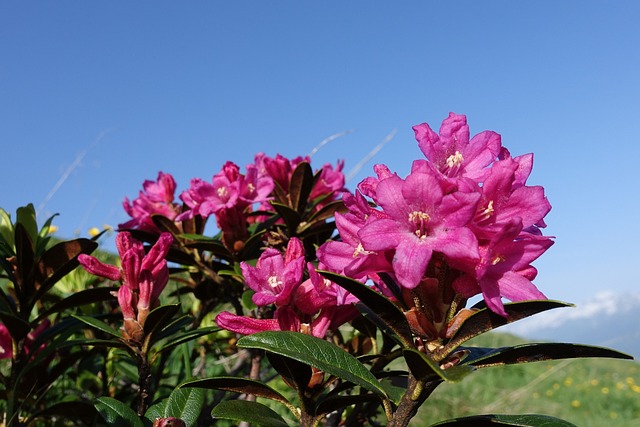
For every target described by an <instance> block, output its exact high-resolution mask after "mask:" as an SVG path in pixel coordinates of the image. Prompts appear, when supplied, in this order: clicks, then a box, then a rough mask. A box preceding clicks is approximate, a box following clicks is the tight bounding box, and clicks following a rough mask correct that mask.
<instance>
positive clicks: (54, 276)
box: [31, 238, 98, 303]
mask: <svg viewBox="0 0 640 427" xmlns="http://www.w3.org/2000/svg"><path fill="white" fill-rule="evenodd" d="M97 247H98V243H97V242H94V241H93V240H90V239H84V238H81V239H75V240H69V241H68V242H60V243H58V244H57V245H55V246H53V247H52V248H50V249H49V250H47V251H46V252H45V253H44V254H43V255H42V258H41V259H40V262H39V263H38V273H39V276H38V281H39V282H40V283H41V285H40V287H39V288H38V291H37V292H36V294H35V295H34V296H33V298H32V299H31V302H32V303H35V302H36V301H38V300H39V299H40V298H42V296H43V295H44V294H45V293H47V292H48V291H49V290H50V289H51V288H52V287H53V286H54V285H55V284H56V283H57V282H58V281H59V280H60V279H62V278H63V277H64V276H66V275H67V274H69V273H70V272H71V271H72V270H73V269H75V268H76V267H77V266H78V265H80V263H79V262H78V256H79V255H80V254H90V253H92V252H93V251H94V250H96V248H97Z"/></svg>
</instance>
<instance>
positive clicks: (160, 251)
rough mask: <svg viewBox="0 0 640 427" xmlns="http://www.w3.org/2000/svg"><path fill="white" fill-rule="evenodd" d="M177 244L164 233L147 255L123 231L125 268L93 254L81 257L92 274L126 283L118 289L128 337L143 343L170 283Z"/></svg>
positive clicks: (118, 240)
mask: <svg viewBox="0 0 640 427" xmlns="http://www.w3.org/2000/svg"><path fill="white" fill-rule="evenodd" d="M172 243H173V236H171V234H170V233H162V234H160V237H159V238H158V241H157V242H156V243H155V244H154V245H153V246H152V247H151V249H150V250H149V252H148V253H147V254H145V250H144V247H143V245H142V243H141V242H140V241H138V240H136V239H134V238H133V237H132V236H131V234H130V233H128V232H121V233H119V234H118V236H117V237H116V246H117V248H118V253H119V255H120V259H121V262H122V267H121V268H118V267H116V266H113V265H108V264H104V263H102V262H101V261H99V260H98V259H96V258H94V257H92V256H90V255H84V254H83V255H80V256H79V257H78V261H79V262H80V264H81V265H82V266H83V267H84V268H85V270H87V271H88V272H89V273H91V274H94V275H96V276H100V277H104V278H106V279H109V280H113V281H120V282H122V286H121V287H120V289H119V290H118V295H117V296H118V304H119V305H120V308H121V310H122V315H123V317H124V320H125V324H124V329H125V333H126V335H127V336H128V337H129V338H131V339H133V340H135V341H138V342H139V341H140V340H141V339H142V337H143V335H141V334H143V332H142V328H143V326H144V323H145V320H146V318H147V315H148V314H149V311H150V310H152V309H153V308H154V307H155V306H156V305H157V304H158V299H159V297H160V293H161V292H162V291H163V289H164V288H165V287H166V285H167V282H168V281H169V269H168V267H167V261H166V259H165V257H166V255H167V253H168V252H169V248H170V247H171V244H172Z"/></svg>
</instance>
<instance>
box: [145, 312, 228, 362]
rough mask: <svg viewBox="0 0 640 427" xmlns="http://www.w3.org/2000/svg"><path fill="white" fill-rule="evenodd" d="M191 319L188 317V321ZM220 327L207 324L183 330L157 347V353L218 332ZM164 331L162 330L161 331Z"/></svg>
mask: <svg viewBox="0 0 640 427" xmlns="http://www.w3.org/2000/svg"><path fill="white" fill-rule="evenodd" d="M185 317H187V318H189V317H188V316H185ZM191 321H192V319H191V318H189V323H191ZM219 331H220V328H219V327H217V326H209V327H206V328H199V329H195V330H193V331H188V332H185V333H184V334H182V335H179V336H177V337H175V338H174V339H173V340H171V341H169V342H168V343H166V344H165V345H163V346H162V347H161V348H160V349H158V353H162V352H165V351H167V350H171V349H173V348H175V347H177V346H179V345H180V344H184V343H186V342H189V341H192V340H194V339H196V338H200V337H202V336H204V335H209V334H213V333H216V332H219ZM163 332H164V331H163Z"/></svg>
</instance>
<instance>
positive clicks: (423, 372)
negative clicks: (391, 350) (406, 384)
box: [404, 348, 475, 382]
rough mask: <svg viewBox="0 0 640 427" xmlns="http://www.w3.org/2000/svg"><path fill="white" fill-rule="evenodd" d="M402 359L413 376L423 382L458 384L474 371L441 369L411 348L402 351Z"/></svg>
mask: <svg viewBox="0 0 640 427" xmlns="http://www.w3.org/2000/svg"><path fill="white" fill-rule="evenodd" d="M404 358H405V360H406V361H407V366H409V369H411V372H412V373H413V375H414V376H415V377H416V378H418V379H420V380H423V381H440V380H444V381H449V382H459V381H462V379H463V378H464V377H466V376H467V375H469V374H470V373H471V372H473V371H474V370H475V368H474V367H473V366H460V365H459V366H452V367H450V368H447V369H442V368H441V367H440V365H439V364H438V363H437V362H435V361H434V360H432V359H431V358H430V357H429V356H428V355H426V354H424V353H422V352H420V351H418V350H414V349H412V348H408V349H405V350H404Z"/></svg>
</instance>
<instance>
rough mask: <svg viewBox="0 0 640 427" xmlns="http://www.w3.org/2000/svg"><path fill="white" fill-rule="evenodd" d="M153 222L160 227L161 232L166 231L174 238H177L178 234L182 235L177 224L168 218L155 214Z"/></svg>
mask: <svg viewBox="0 0 640 427" xmlns="http://www.w3.org/2000/svg"><path fill="white" fill-rule="evenodd" d="M151 221H153V223H154V224H155V226H156V227H158V229H159V230H160V231H166V232H168V233H171V234H172V235H174V236H177V235H178V234H180V229H179V228H178V226H177V225H176V223H175V222H173V221H172V220H170V219H169V218H167V217H166V216H163V215H159V214H154V215H151Z"/></svg>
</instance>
